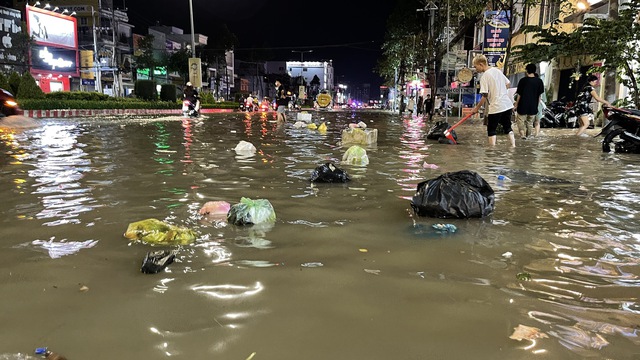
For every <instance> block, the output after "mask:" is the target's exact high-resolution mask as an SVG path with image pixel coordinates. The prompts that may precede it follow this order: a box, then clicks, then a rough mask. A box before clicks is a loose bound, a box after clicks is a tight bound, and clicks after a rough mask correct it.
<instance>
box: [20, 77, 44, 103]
mask: <svg viewBox="0 0 640 360" xmlns="http://www.w3.org/2000/svg"><path fill="white" fill-rule="evenodd" d="M16 98H18V99H43V98H44V92H43V91H42V89H40V87H39V86H38V84H36V80H35V79H34V78H33V76H31V74H30V73H29V72H28V71H27V72H25V73H24V74H22V77H21V78H20V86H19V87H18V91H17V92H16Z"/></svg>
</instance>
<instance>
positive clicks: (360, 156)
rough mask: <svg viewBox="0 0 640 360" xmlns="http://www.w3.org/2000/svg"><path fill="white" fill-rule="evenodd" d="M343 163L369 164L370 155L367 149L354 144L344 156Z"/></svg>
mask: <svg viewBox="0 0 640 360" xmlns="http://www.w3.org/2000/svg"><path fill="white" fill-rule="evenodd" d="M342 163H343V164H352V165H367V164H368V163H369V157H368V156H367V151H366V150H365V149H363V148H361V147H360V146H358V145H353V146H351V147H350V148H349V149H347V151H346V152H345V153H344V155H343V156H342Z"/></svg>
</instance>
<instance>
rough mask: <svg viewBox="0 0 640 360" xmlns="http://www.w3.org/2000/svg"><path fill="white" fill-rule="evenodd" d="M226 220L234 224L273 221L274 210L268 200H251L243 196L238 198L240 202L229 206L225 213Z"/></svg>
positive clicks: (274, 219)
mask: <svg viewBox="0 0 640 360" xmlns="http://www.w3.org/2000/svg"><path fill="white" fill-rule="evenodd" d="M227 221H228V222H229V223H231V224H234V225H248V224H260V223H265V222H275V221H276V212H275V210H274V209H273V206H272V205H271V203H270V202H269V200H265V199H256V200H251V199H249V198H245V197H243V198H242V199H240V203H238V204H234V205H232V206H231V209H229V214H227Z"/></svg>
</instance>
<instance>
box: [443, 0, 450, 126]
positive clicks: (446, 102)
mask: <svg viewBox="0 0 640 360" xmlns="http://www.w3.org/2000/svg"><path fill="white" fill-rule="evenodd" d="M450 17H451V6H450V5H449V0H447V76H446V79H447V83H446V87H447V89H448V88H449V86H450V85H451V84H450V83H449V63H450V62H451V61H450V57H449V45H450V44H449V43H450V42H451V40H450V37H451V28H450V23H449V21H450V19H449V18H450ZM444 99H445V100H444V121H445V122H449V91H447V93H446V94H445V96H444Z"/></svg>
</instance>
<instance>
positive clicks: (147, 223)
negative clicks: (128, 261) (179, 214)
mask: <svg viewBox="0 0 640 360" xmlns="http://www.w3.org/2000/svg"><path fill="white" fill-rule="evenodd" d="M124 236H125V237H126V238H127V239H131V240H140V241H144V242H146V243H150V244H170V245H187V244H190V243H192V242H194V241H195V240H196V234H195V233H194V232H193V231H191V230H189V229H187V228H184V227H178V226H175V225H170V224H167V223H165V222H162V221H160V220H158V219H146V220H141V221H136V222H133V223H131V224H129V226H128V227H127V231H126V232H125V233H124Z"/></svg>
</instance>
